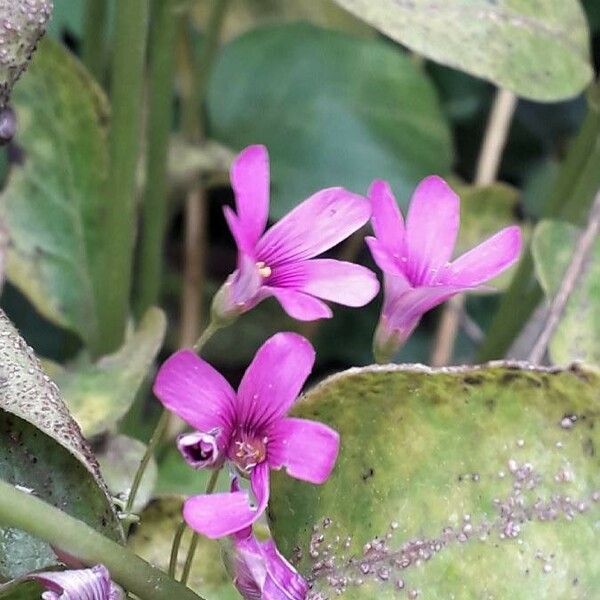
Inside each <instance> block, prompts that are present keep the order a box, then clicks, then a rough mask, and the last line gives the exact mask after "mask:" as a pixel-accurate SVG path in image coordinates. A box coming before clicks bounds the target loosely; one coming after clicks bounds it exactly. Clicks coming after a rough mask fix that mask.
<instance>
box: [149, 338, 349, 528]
mask: <svg viewBox="0 0 600 600" xmlns="http://www.w3.org/2000/svg"><path fill="white" fill-rule="evenodd" d="M314 360H315V351H314V349H313V347H312V346H311V345H310V343H309V342H308V341H307V340H306V339H304V338H303V337H302V336H300V335H297V334H295V333H278V334H276V335H274V336H273V337H271V338H270V339H268V340H267V341H266V342H265V343H264V344H263V345H262V346H261V348H260V349H259V350H258V352H257V353H256V356H255V357H254V360H253V361H252V363H251V364H250V366H249V367H248V369H247V370H246V372H245V374H244V376H243V378H242V381H241V383H240V386H239V388H238V391H237V393H236V392H235V391H234V390H233V389H232V388H231V386H230V385H229V384H228V383H227V381H226V380H225V379H224V378H223V377H222V376H221V375H220V374H219V373H218V372H217V371H216V370H215V369H214V368H213V367H211V366H210V365H209V364H208V363H207V362H206V361H204V360H202V359H201V358H199V357H198V356H197V355H196V354H195V353H194V352H192V351H190V350H182V351H180V352H177V353H176V354H174V355H173V356H171V357H170V358H169V359H168V360H167V361H166V362H165V363H164V364H163V365H162V367H161V368H160V370H159V372H158V374H157V377H156V381H155V383H154V393H155V394H156V396H157V397H158V398H159V399H160V400H161V402H162V403H163V405H164V406H165V407H166V408H167V409H168V410H170V411H172V412H174V413H175V414H176V415H178V416H179V417H180V418H181V419H183V420H184V421H186V422H187V423H189V424H190V425H191V426H192V427H194V428H195V429H196V430H197V431H196V432H195V433H192V434H185V435H183V436H181V437H180V438H179V440H178V447H179V450H180V451H181V453H182V454H183V456H184V458H185V459H186V460H187V462H188V463H189V464H190V465H191V466H192V467H195V468H203V467H210V468H218V467H221V466H222V465H223V463H224V462H225V461H227V462H228V463H230V465H232V466H233V467H234V468H235V469H237V471H238V472H239V473H241V474H243V475H244V476H246V477H248V478H249V479H250V486H251V488H252V493H253V495H254V501H253V502H252V504H251V502H250V496H249V494H248V492H245V491H239V490H238V491H234V492H231V493H221V494H212V495H203V496H196V497H192V498H189V499H188V500H187V501H186V503H185V505H184V511H183V515H184V518H185V520H186V521H187V523H188V525H189V526H190V527H192V528H193V529H195V530H196V531H198V532H199V533H202V534H204V535H206V536H207V537H210V538H219V537H222V536H225V535H229V534H231V533H234V532H236V531H240V530H242V529H244V528H246V527H248V526H250V525H251V524H252V523H253V522H254V521H256V519H258V517H259V516H260V515H261V514H262V512H263V511H264V510H265V508H266V506H267V502H268V499H269V469H280V468H282V467H285V468H286V469H287V472H288V474H289V475H291V476H292V477H296V478H297V479H302V480H304V481H309V482H311V483H317V484H318V483H323V482H324V481H326V480H327V478H328V477H329V475H330V473H331V471H332V469H333V466H334V464H335V460H336V458H337V453H338V447H339V436H338V434H337V433H336V432H335V431H333V430H332V429H330V428H329V427H327V426H325V425H323V424H321V423H317V422H315V421H307V420H304V419H295V418H289V417H286V413H287V411H288V409H289V408H290V407H291V406H292V404H293V403H294V400H295V399H296V397H297V396H298V394H299V392H300V390H301V388H302V385H303V384H304V382H305V380H306V378H307V377H308V374H309V373H310V371H311V369H312V366H313V363H314Z"/></svg>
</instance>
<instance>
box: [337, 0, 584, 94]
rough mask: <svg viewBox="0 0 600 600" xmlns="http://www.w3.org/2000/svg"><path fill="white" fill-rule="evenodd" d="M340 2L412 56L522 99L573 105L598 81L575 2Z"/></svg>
mask: <svg viewBox="0 0 600 600" xmlns="http://www.w3.org/2000/svg"><path fill="white" fill-rule="evenodd" d="M336 2H337V3H338V4H340V5H341V6H343V7H344V8H346V9H347V10H349V11H350V12H351V13H353V14H354V15H356V16H358V17H360V18H361V19H363V20H365V21H367V22H368V23H370V24H371V25H373V26H374V27H376V28H377V29H379V30H380V31H381V32H383V33H384V34H386V35H387V36H389V37H391V38H392V39H394V40H396V41H397V42H400V43H401V44H404V45H405V46H408V47H409V48H410V49H411V50H414V51H415V52H418V53H420V54H423V55H424V56H425V57H427V58H431V59H432V60H435V61H437V62H440V63H442V64H445V65H448V66H451V67H454V68H457V69H460V70H462V71H466V72H467V73H470V74H471V75H476V76H478V77H482V78H484V79H487V80H489V81H491V82H493V83H495V84H496V85H498V86H501V87H505V88H508V89H510V90H512V91H514V92H515V93H517V94H518V95H519V96H522V97H524V98H531V99H532V100H539V101H555V100H561V99H564V98H570V97H572V96H575V95H577V94H578V93H579V92H581V91H582V90H583V89H584V88H585V86H586V85H587V84H588V83H589V82H590V81H591V79H592V75H593V69H592V66H591V64H590V47H589V46H590V44H589V30H588V26H587V22H586V19H585V14H584V12H583V9H582V8H581V5H580V4H579V2H578V1H577V0H538V1H536V2H531V0H445V1H444V2H438V1H433V0H414V1H411V2H399V1H398V0H382V1H380V2H371V1H370V0H336Z"/></svg>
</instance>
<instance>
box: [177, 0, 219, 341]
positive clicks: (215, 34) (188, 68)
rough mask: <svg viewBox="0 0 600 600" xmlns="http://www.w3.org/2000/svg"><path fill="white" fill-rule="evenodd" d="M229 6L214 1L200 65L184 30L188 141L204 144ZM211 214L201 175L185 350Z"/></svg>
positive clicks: (184, 313) (190, 203) (188, 254)
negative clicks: (212, 80)
mask: <svg viewBox="0 0 600 600" xmlns="http://www.w3.org/2000/svg"><path fill="white" fill-rule="evenodd" d="M228 4H229V0H212V8H211V12H210V16H209V20H208V24H207V26H206V32H205V39H204V45H203V47H202V52H201V55H200V57H199V59H198V61H197V64H195V61H194V58H193V51H192V49H191V48H192V44H191V39H190V35H189V31H188V29H187V27H184V28H183V29H182V39H183V48H182V61H183V66H182V70H183V80H184V82H187V86H184V94H183V106H182V113H183V124H184V128H185V130H186V135H187V137H188V139H189V140H190V141H192V142H196V143H201V142H202V141H203V140H204V137H205V127H204V119H203V112H202V110H203V107H202V105H203V103H204V99H205V96H206V90H207V85H208V78H209V75H210V71H211V68H212V65H213V62H214V58H215V56H216V54H217V50H218V47H219V38H220V34H221V29H222V27H223V22H224V20H225V14H226V12H227V7H228ZM186 91H187V93H185V92H186ZM207 212H208V211H207V206H206V188H205V182H204V181H203V177H202V175H200V176H199V178H198V181H197V183H196V185H195V186H193V187H192V189H190V191H189V193H188V196H187V199H186V203H185V261H184V272H183V294H182V299H181V343H182V345H184V346H187V345H189V344H190V343H192V342H193V341H194V340H195V339H196V337H197V336H198V331H199V329H200V315H201V314H202V289H203V284H204V258H205V255H206V221H207Z"/></svg>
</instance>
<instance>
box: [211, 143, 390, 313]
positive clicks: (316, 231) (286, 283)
mask: <svg viewBox="0 0 600 600" xmlns="http://www.w3.org/2000/svg"><path fill="white" fill-rule="evenodd" d="M231 185H232V187H233V191H234V193H235V202H236V208H237V213H235V212H234V211H233V210H231V209H230V208H229V207H226V208H225V218H226V220H227V223H228V225H229V229H230V230H231V233H232V235H233V237H234V239H235V242H236V245H237V248H238V263H237V269H236V271H235V272H234V273H233V274H232V275H230V276H229V278H228V279H227V281H226V282H225V284H224V285H223V287H222V288H221V289H220V290H219V292H218V293H217V295H216V296H215V300H214V302H213V315H214V318H215V320H216V321H220V322H223V321H227V320H230V319H232V318H235V317H236V316H237V315H239V314H241V313H243V312H246V311H247V310H250V309H251V308H253V307H254V306H256V305H257V304H258V303H259V302H261V301H262V300H264V299H265V298H267V297H269V296H274V297H275V298H276V299H277V300H278V301H279V303H280V304H281V306H282V307H283V309H284V310H285V311H286V312H287V313H288V314H289V315H290V316H291V317H293V318H295V319H299V320H302V321H312V320H315V319H322V318H328V317H331V315H332V313H331V309H330V308H329V307H328V306H327V304H325V303H324V302H323V301H322V300H328V301H331V302H337V303H338V304H343V305H345V306H354V307H356V306H364V305H365V304H367V303H368V302H370V301H371V300H372V299H373V298H374V297H375V296H376V294H377V292H378V290H379V283H378V282H377V278H376V277H375V275H374V274H373V273H372V272H371V271H370V270H369V269H367V268H365V267H362V266H360V265H355V264H353V263H349V262H344V261H340V260H333V259H327V258H317V259H315V258H314V257H315V256H318V255H319V254H322V253H323V252H325V251H326V250H329V249H330V248H333V246H335V245H336V244H338V243H339V242H341V241H342V240H344V239H346V238H347V237H348V236H349V235H351V234H352V233H354V232H355V231H356V230H357V229H359V228H360V227H362V226H363V225H364V224H365V223H366V222H367V221H368V220H369V217H370V216H371V206H370V203H369V202H368V200H367V199H366V198H363V197H362V196H358V195H356V194H353V193H351V192H349V191H347V190H345V189H343V188H340V187H335V188H328V189H324V190H321V191H319V192H317V193H315V194H314V195H313V196H311V197H310V198H308V199H307V200H305V201H304V202H302V203H301V204H300V205H299V206H297V207H296V208H295V209H294V210H292V211H291V212H290V213H289V214H288V215H287V216H285V217H284V218H283V219H282V220H281V221H279V222H278V223H276V224H275V225H274V226H273V227H271V228H270V229H268V230H267V231H266V232H265V228H266V226H267V219H268V213H269V157H268V154H267V150H266V148H265V147H264V146H259V145H256V146H249V147H248V148H246V149H245V150H243V151H242V152H241V153H240V154H239V155H238V157H237V158H236V160H235V161H234V163H233V166H232V167H231Z"/></svg>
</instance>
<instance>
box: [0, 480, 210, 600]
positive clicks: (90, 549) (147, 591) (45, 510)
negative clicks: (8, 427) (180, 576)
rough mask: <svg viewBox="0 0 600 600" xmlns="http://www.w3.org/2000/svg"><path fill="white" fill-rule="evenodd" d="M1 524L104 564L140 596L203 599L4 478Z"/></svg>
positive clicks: (166, 599) (167, 599) (0, 491)
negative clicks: (18, 488)
mask: <svg viewBox="0 0 600 600" xmlns="http://www.w3.org/2000/svg"><path fill="white" fill-rule="evenodd" d="M0 525H2V527H11V528H15V529H20V530H22V531H26V532H27V533H29V534H31V535H33V536H35V537H38V538H40V539H42V540H44V541H46V542H48V543H49V544H50V545H52V546H53V547H56V548H60V550H62V551H63V552H64V553H65V554H69V555H71V556H73V557H75V558H77V559H79V560H80V561H82V562H83V563H85V564H87V565H96V564H103V565H104V566H105V567H106V568H107V569H108V570H109V571H110V575H111V578H112V579H113V580H114V581H116V583H118V584H119V585H121V586H122V587H124V588H125V589H127V590H129V591H130V592H132V593H134V594H135V595H136V596H139V597H140V598H152V599H153V600H173V598H177V599H178V600H198V598H200V599H201V600H202V597H201V596H199V595H197V594H195V593H194V592H192V590H190V589H188V588H186V587H185V586H184V585H182V584H181V583H179V582H177V581H175V580H173V579H171V578H170V577H168V576H167V575H166V574H165V573H163V572H162V571H160V570H159V569H156V568H154V567H153V566H151V565H149V564H148V563H147V562H146V561H145V560H142V559H141V558H140V557H139V556H136V555H135V554H134V553H133V552H131V551H130V550H128V549H127V548H125V547H123V546H121V545H119V544H117V543H116V542H113V541H112V540H109V539H108V538H106V537H104V536H103V535H102V534H100V533H98V532H97V531H96V530H95V529H93V528H92V527H90V526H89V525H86V524H85V523H83V522H82V521H78V520H77V519H75V518H74V517H71V516H70V515H67V514H66V513H64V512H62V511H61V510H59V509H58V508H55V507H54V506H52V505H50V504H47V503H46V502H44V501H43V500H40V499H39V498H36V497H35V495H33V494H28V493H27V492H22V491H20V490H17V489H16V488H15V487H13V486H12V485H10V484H9V483H6V482H5V481H2V480H0Z"/></svg>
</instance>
